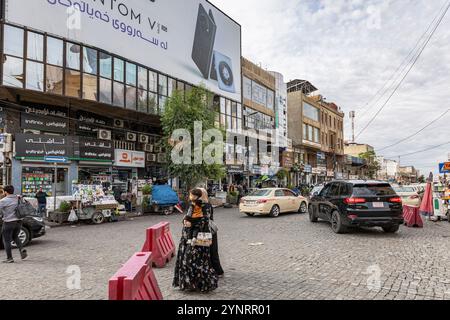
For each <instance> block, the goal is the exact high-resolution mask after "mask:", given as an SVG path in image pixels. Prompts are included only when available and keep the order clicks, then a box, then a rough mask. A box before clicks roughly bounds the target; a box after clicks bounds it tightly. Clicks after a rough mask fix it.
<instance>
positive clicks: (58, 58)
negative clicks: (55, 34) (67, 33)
mask: <svg viewBox="0 0 450 320" xmlns="http://www.w3.org/2000/svg"><path fill="white" fill-rule="evenodd" d="M63 57H64V43H63V41H62V40H59V39H56V38H52V37H47V63H49V64H53V65H55V66H59V67H62V66H63V61H64V59H63Z"/></svg>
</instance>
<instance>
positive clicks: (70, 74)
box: [65, 69, 81, 98]
mask: <svg viewBox="0 0 450 320" xmlns="http://www.w3.org/2000/svg"><path fill="white" fill-rule="evenodd" d="M65 74H66V96H69V97H75V98H79V97H80V91H81V90H80V89H81V88H80V86H81V74H80V72H78V71H73V70H68V69H66V70H65Z"/></svg>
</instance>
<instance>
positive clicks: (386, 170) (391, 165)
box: [377, 157, 400, 181]
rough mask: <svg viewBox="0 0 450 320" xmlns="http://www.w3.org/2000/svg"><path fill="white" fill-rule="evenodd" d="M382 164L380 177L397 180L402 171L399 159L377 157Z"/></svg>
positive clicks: (381, 178) (379, 172)
mask: <svg viewBox="0 0 450 320" xmlns="http://www.w3.org/2000/svg"><path fill="white" fill-rule="evenodd" d="M377 161H378V162H379V164H380V170H379V171H378V174H377V176H378V179H379V180H386V181H397V179H398V177H399V172H400V166H399V164H398V162H397V161H395V160H390V159H385V158H384V157H377Z"/></svg>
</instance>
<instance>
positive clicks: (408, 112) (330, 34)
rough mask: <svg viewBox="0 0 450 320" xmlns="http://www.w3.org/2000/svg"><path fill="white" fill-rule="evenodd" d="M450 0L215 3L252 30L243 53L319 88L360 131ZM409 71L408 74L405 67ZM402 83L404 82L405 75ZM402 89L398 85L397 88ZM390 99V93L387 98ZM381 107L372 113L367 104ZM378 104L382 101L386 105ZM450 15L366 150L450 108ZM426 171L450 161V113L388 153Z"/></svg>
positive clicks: (366, 137) (370, 132)
mask: <svg viewBox="0 0 450 320" xmlns="http://www.w3.org/2000/svg"><path fill="white" fill-rule="evenodd" d="M447 1H448V0H433V1H423V0H283V1H278V0H212V1H211V2H212V3H214V4H215V5H217V6H218V7H219V8H221V9H222V10H223V11H225V12H226V13H227V14H228V15H230V16H231V17H232V18H233V19H235V20H236V21H238V22H239V23H240V24H241V25H242V36H243V39H242V45H243V49H242V50H243V55H244V56H245V57H247V58H249V59H250V60H252V61H254V62H256V63H260V64H261V65H262V66H263V67H264V68H267V69H269V70H275V71H279V72H281V73H283V74H284V76H285V80H286V81H288V80H291V79H296V78H299V79H307V80H309V81H311V82H312V83H313V84H314V85H315V86H316V87H317V88H319V90H320V93H321V94H322V95H323V96H325V97H326V99H327V101H334V102H335V103H336V104H338V105H339V106H340V107H341V108H342V109H343V110H344V111H345V112H346V115H347V118H346V122H347V123H346V138H347V139H350V136H351V130H350V127H351V126H350V121H349V118H348V112H349V111H351V110H355V111H357V124H356V127H357V130H356V131H357V133H358V132H359V131H360V130H361V129H362V128H363V127H364V126H365V125H366V124H367V123H368V121H369V120H370V118H371V117H372V115H374V114H375V113H376V112H377V110H378V109H379V108H380V107H381V106H382V105H383V103H384V102H385V101H386V100H387V98H388V96H389V94H390V93H391V92H392V90H389V91H387V93H386V94H385V95H384V96H382V97H381V98H380V99H378V96H377V97H376V98H375V99H372V98H373V97H374V96H375V94H376V93H377V92H378V91H379V90H380V89H381V88H383V86H384V85H385V84H386V82H387V81H388V80H389V79H390V78H391V76H392V75H393V73H394V71H395V70H396V69H397V68H398V67H399V66H400V65H401V63H402V62H404V61H405V58H406V57H407V56H408V54H409V53H410V52H411V50H412V49H413V48H414V46H415V45H416V44H417V41H418V40H419V39H420V38H421V37H422V35H423V34H424V33H425V31H426V30H427V29H428V28H429V26H430V24H431V23H432V21H433V20H434V19H435V17H436V16H437V15H438V14H439V13H440V12H442V9H443V7H444V5H445V4H446V3H447ZM404 70H407V69H404ZM400 78H401V75H400ZM397 83H398V82H397ZM382 92H383V91H382ZM371 99H372V102H371V103H370V104H369V105H368V106H367V103H368V102H369V101H370V100H371ZM377 100H378V101H377ZM449 102H450V12H448V13H447V16H446V17H445V18H444V20H443V21H442V24H441V25H440V27H439V28H438V29H437V31H436V33H435V35H434V37H433V38H432V39H431V41H430V43H429V44H428V46H427V47H426V49H425V50H424V52H423V54H422V56H421V58H420V59H419V60H418V62H417V63H416V65H415V66H414V68H413V69H412V70H411V72H410V74H409V75H408V77H407V78H406V80H405V81H404V83H403V85H402V86H401V87H400V88H399V90H398V91H397V93H396V94H395V95H394V96H393V98H392V99H391V100H390V102H389V103H388V104H387V105H386V107H385V108H384V110H383V111H382V112H381V114H380V115H379V116H378V118H377V119H376V120H375V121H374V122H373V124H372V125H371V126H370V127H369V128H368V129H367V130H366V131H364V132H363V133H362V134H361V135H360V137H359V138H358V140H357V142H360V143H369V144H371V145H373V146H374V147H375V148H376V149H381V148H383V147H385V146H388V145H390V144H392V143H395V142H397V141H398V140H401V139H402V138H405V137H407V136H409V135H411V134H413V133H414V132H416V131H417V130H419V129H420V128H422V127H423V126H425V125H426V124H427V123H428V122H430V121H431V120H433V119H435V118H437V117H438V116H439V115H441V114H443V113H444V112H445V110H447V109H449V108H450V103H449ZM446 142H449V143H448V144H447V145H444V146H442V147H440V148H437V149H434V150H430V151H428V152H424V153H420V154H417V155H413V156H404V157H402V158H401V163H402V165H415V166H416V167H418V168H419V169H421V170H422V171H423V172H430V171H435V172H436V171H437V163H438V162H442V161H444V160H447V156H448V154H449V153H450V112H448V113H447V114H446V116H445V117H443V118H442V119H441V120H439V121H438V122H436V123H435V124H434V125H433V126H431V127H430V128H428V129H427V130H425V131H424V132H423V133H422V134H420V135H418V136H416V137H414V138H412V139H410V140H408V141H406V142H404V143H402V144H400V145H398V146H396V147H393V148H390V149H387V150H384V151H383V152H380V153H381V154H382V155H385V156H387V157H389V158H393V159H398V156H399V155H404V154H408V153H411V152H415V151H420V150H423V149H427V148H429V147H433V146H435V145H439V144H443V143H446Z"/></svg>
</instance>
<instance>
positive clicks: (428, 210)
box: [419, 173, 434, 217]
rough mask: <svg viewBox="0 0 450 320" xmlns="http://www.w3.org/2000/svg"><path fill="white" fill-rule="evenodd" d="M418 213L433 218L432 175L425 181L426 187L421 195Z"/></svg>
mask: <svg viewBox="0 0 450 320" xmlns="http://www.w3.org/2000/svg"><path fill="white" fill-rule="evenodd" d="M419 213H420V214H423V215H426V216H430V217H431V216H433V213H434V209H433V174H432V173H430V177H429V178H428V180H427V186H426V188H425V193H424V195H423V199H422V203H421V204H420V208H419Z"/></svg>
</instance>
